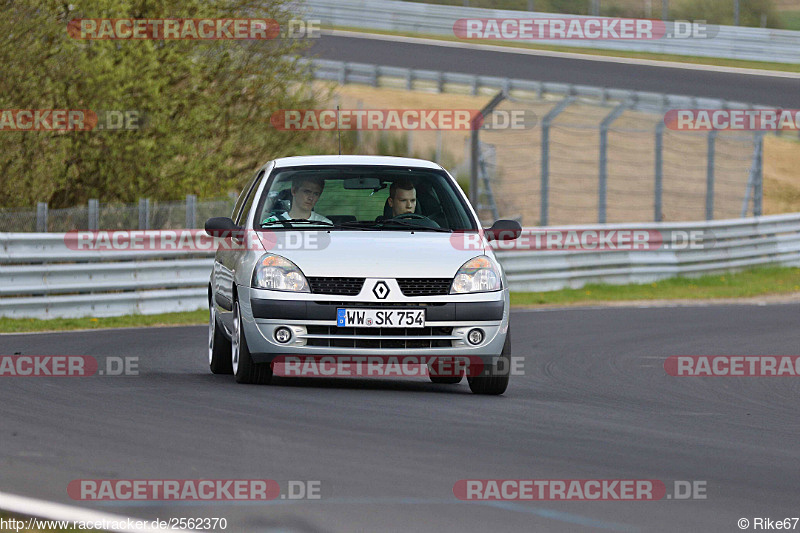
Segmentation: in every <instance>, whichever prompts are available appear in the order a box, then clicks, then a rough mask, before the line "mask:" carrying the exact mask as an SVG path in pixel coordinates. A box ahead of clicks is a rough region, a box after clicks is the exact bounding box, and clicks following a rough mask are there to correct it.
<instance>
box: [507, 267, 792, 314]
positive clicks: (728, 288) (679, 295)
mask: <svg viewBox="0 0 800 533" xmlns="http://www.w3.org/2000/svg"><path fill="white" fill-rule="evenodd" d="M794 292H800V268H792V267H762V268H754V269H751V270H745V271H742V272H738V273H734V274H721V275H720V274H716V275H710V276H703V277H699V278H670V279H665V280H662V281H658V282H655V283H649V284H644V285H607V284H592V285H586V286H584V287H583V288H581V289H563V290H559V291H550V292H515V293H511V305H525V306H530V305H545V304H551V305H559V304H561V305H565V304H595V303H598V302H612V301H613V302H617V301H626V300H711V299H728V298H750V297H754V296H768V295H781V294H789V293H794Z"/></svg>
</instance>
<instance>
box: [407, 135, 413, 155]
mask: <svg viewBox="0 0 800 533" xmlns="http://www.w3.org/2000/svg"><path fill="white" fill-rule="evenodd" d="M413 133H414V132H413V131H411V130H408V131H407V132H406V149H407V150H408V154H407V155H408V157H414V135H413Z"/></svg>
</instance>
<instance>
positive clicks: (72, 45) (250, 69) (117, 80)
mask: <svg viewBox="0 0 800 533" xmlns="http://www.w3.org/2000/svg"><path fill="white" fill-rule="evenodd" d="M0 7H2V10H3V14H4V16H3V17H2V19H0V65H2V69H3V72H2V75H0V109H3V110H7V109H86V110H92V111H96V112H99V115H100V117H101V120H102V118H103V117H104V113H103V111H111V110H114V111H133V112H134V113H138V114H139V115H140V117H141V119H140V124H139V129H133V130H125V131H99V130H96V129H95V130H93V131H78V132H76V131H60V132H54V131H51V132H45V131H38V132H37V131H27V132H16V131H0V205H2V206H6V207H11V206H15V207H16V206H30V205H33V204H34V203H35V202H37V201H45V202H48V203H50V205H51V206H52V207H63V206H72V205H76V204H82V203H84V202H85V201H86V200H87V199H88V198H100V199H101V201H125V202H130V201H134V200H135V199H136V198H137V197H152V198H159V199H173V198H179V197H182V196H183V195H185V194H187V193H195V194H198V195H200V196H220V195H222V194H224V193H225V192H227V191H228V190H231V189H237V188H239V186H240V185H241V183H242V182H243V181H245V180H246V179H247V178H248V177H249V175H250V174H251V173H252V171H253V170H254V169H255V168H256V167H257V166H258V165H260V164H261V163H263V162H265V161H267V160H269V159H271V158H273V157H276V156H280V155H289V154H293V153H297V152H309V151H314V147H313V143H314V141H315V138H314V137H313V136H310V135H309V134H308V133H306V132H280V131H277V130H275V129H273V128H271V127H270V124H269V117H270V115H271V114H272V113H273V112H274V111H277V110H279V109H297V108H308V107H313V102H314V99H315V95H314V94H313V93H312V92H311V91H310V90H308V88H309V87H310V80H311V77H310V72H309V70H308V69H307V68H306V67H304V66H303V65H301V64H300V63H299V62H298V54H299V52H300V51H301V50H302V48H303V46H304V45H303V43H302V42H301V41H300V40H299V39H280V38H277V39H274V40H269V41H263V40H258V41H236V40H215V41H203V40H81V39H76V38H73V37H71V36H70V35H69V34H68V32H67V24H68V23H69V21H70V20H73V19H79V18H92V19H100V18H125V19H143V18H146V19H162V18H261V19H274V20H276V21H278V23H280V24H281V27H285V25H286V23H287V21H288V20H289V19H290V18H293V15H292V12H291V10H290V8H291V5H290V2H289V0H262V1H260V2H257V3H252V2H247V1H244V0H227V1H226V0H217V1H211V0H115V1H112V0H93V1H91V2H89V1H85V2H80V1H75V3H74V5H71V4H69V3H67V2H58V1H56V0H45V1H36V0H24V1H15V0H0Z"/></svg>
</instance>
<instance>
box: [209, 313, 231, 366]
mask: <svg viewBox="0 0 800 533" xmlns="http://www.w3.org/2000/svg"><path fill="white" fill-rule="evenodd" d="M208 315H209V317H208V366H209V368H210V369H211V373H212V374H233V368H232V367H231V341H230V340H228V339H227V338H226V337H225V334H224V333H223V332H222V328H221V327H220V326H219V324H218V323H217V312H216V309H215V308H214V304H213V303H212V302H209V303H208Z"/></svg>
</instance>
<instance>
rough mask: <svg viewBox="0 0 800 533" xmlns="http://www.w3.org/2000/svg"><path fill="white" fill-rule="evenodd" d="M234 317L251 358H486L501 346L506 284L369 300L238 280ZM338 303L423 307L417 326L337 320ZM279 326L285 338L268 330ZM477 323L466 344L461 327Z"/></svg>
mask: <svg viewBox="0 0 800 533" xmlns="http://www.w3.org/2000/svg"><path fill="white" fill-rule="evenodd" d="M238 294H239V296H240V305H241V312H242V325H243V328H244V334H245V338H246V340H247V344H248V348H249V350H250V353H251V356H252V358H253V361H254V362H256V363H268V362H271V361H273V360H274V359H275V358H276V357H279V356H334V357H337V356H341V357H352V356H362V355H380V356H409V355H412V356H424V357H430V356H442V357H459V356H460V357H478V358H480V359H481V360H483V361H485V362H490V361H492V360H493V359H494V358H495V357H496V356H497V355H499V354H500V353H501V352H502V350H503V345H504V343H505V339H506V335H507V331H508V319H509V297H508V289H504V290H502V291H495V292H487V293H476V294H467V295H448V296H435V297H427V298H422V299H421V298H407V299H403V300H401V301H392V302H375V301H365V300H363V299H361V300H359V298H358V297H343V296H337V297H331V296H322V295H316V294H307V293H306V294H296V293H291V294H287V293H278V292H275V291H267V290H262V289H251V288H248V287H240V288H239V293H238ZM340 307H349V308H353V307H356V308H371V309H391V310H395V309H397V310H402V309H420V308H424V309H425V315H426V318H425V327H424V328H343V327H338V326H337V321H336V310H337V309H338V308H340ZM281 327H286V328H288V329H289V330H290V331H291V332H292V336H291V339H290V340H289V341H288V342H286V343H280V342H278V341H277V340H276V339H275V335H274V333H275V330H276V329H278V328H281ZM474 328H478V329H480V330H482V331H483V333H484V335H483V341H482V342H480V343H479V344H477V345H472V344H470V343H469V342H468V341H467V338H466V337H467V333H468V332H469V331H470V330H472V329H474Z"/></svg>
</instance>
